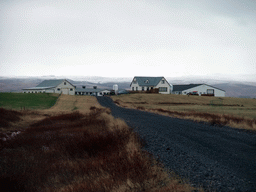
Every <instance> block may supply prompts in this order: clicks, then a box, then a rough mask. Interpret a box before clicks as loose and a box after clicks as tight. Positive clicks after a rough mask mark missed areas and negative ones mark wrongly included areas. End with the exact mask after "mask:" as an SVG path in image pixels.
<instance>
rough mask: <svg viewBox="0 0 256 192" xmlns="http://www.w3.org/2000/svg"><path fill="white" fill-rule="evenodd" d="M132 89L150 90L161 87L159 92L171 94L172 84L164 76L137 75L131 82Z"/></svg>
mask: <svg viewBox="0 0 256 192" xmlns="http://www.w3.org/2000/svg"><path fill="white" fill-rule="evenodd" d="M130 87H131V90H132V91H149V90H151V89H156V88H158V89H159V93H162V94H170V93H171V91H172V85H170V84H169V83H168V82H167V80H166V79H165V78H164V77H138V76H135V77H134V78H133V80H132V82H131V84H130Z"/></svg>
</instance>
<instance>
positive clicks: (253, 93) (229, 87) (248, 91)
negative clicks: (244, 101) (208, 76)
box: [213, 83, 256, 98]
mask: <svg viewBox="0 0 256 192" xmlns="http://www.w3.org/2000/svg"><path fill="white" fill-rule="evenodd" d="M213 86H215V87H217V88H220V89H223V90H225V91H226V97H240V98H256V86H253V85H246V84H238V83H222V84H216V85H213Z"/></svg>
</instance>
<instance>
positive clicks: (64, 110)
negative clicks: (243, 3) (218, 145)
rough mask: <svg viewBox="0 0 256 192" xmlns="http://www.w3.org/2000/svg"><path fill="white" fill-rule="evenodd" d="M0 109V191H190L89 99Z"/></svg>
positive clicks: (69, 98) (63, 97)
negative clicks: (16, 109) (24, 107)
mask: <svg viewBox="0 0 256 192" xmlns="http://www.w3.org/2000/svg"><path fill="white" fill-rule="evenodd" d="M24 95H26V96H28V95H29V94H24ZM34 95H35V97H36V96H37V97H38V101H40V99H39V98H40V97H42V95H40V94H34ZM49 96H50V95H49ZM47 97H48V96H47ZM55 98H57V97H55ZM21 100H22V99H21ZM23 101H24V100H23ZM15 102H16V103H19V104H20V102H21V101H19V98H17V100H15V101H13V103H15ZM33 102H34V101H33ZM40 102H41V101H40ZM49 102H50V101H49ZM19 104H14V105H13V106H14V108H16V107H15V106H18V105H19ZM34 105H35V104H34ZM8 108H10V106H8ZM0 109H1V110H0V113H1V115H0V189H5V191H8V190H9V191H20V192H22V191H33V192H34V191H63V192H69V191H70V192H71V191H72V192H78V191H118V192H119V191H159V192H165V191H166V192H167V191H192V190H195V189H194V188H193V187H191V186H190V185H188V184H186V183H185V182H182V181H181V180H180V179H178V178H177V176H175V175H174V174H172V173H171V172H168V170H166V169H165V168H164V167H163V166H162V165H161V163H159V162H157V161H156V160H155V159H154V157H152V156H151V155H150V154H148V153H147V152H145V151H143V150H142V145H141V142H140V140H139V136H138V135H136V134H135V133H134V132H133V131H132V130H131V129H130V128H129V127H128V126H127V125H126V124H125V122H124V121H122V120H120V119H115V118H114V117H113V116H112V115H111V114H110V110H109V109H106V108H103V107H101V106H100V105H99V104H98V102H97V99H96V98H95V97H90V96H69V95H61V96H60V97H58V100H57V102H56V104H55V105H54V106H53V107H51V108H48V109H45V106H43V107H42V109H40V108H39V107H38V108H37V110H19V111H15V110H10V109H5V108H0ZM6 189H7V190H6Z"/></svg>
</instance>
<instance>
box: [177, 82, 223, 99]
mask: <svg viewBox="0 0 256 192" xmlns="http://www.w3.org/2000/svg"><path fill="white" fill-rule="evenodd" d="M225 93H226V92H225V91H224V90H222V89H219V88H217V87H213V86H211V85H207V84H189V85H173V90H172V94H177V95H190V94H191V95H199V96H215V97H225Z"/></svg>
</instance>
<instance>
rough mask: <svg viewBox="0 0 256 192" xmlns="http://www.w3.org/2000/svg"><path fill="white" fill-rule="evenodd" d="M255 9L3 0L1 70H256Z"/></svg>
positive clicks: (246, 5)
mask: <svg viewBox="0 0 256 192" xmlns="http://www.w3.org/2000/svg"><path fill="white" fill-rule="evenodd" d="M255 9H256V3H255V1H250V0H244V1H239V0H232V1H231V0H230V1H229V0H228V1H221V0H216V1H204V0H199V1H193V0H179V1H176V0H174V1H162V0H160V1H156V0H151V1H150V0H143V1H135V0H129V1H128V0H123V1H119V0H113V1H103V0H94V1H92V0H89V1H78V0H75V1H71V0H63V1H50V0H34V1H32V0H27V1H14V0H13V1H2V2H0V25H1V26H2V30H1V31H0V38H1V45H0V46H1V47H0V57H1V58H2V62H1V69H3V70H1V71H0V75H3V74H10V75H24V74H30V73H33V74H34V75H48V74H49V73H50V74H56V75H57V74H63V75H76V74H80V75H99V74H102V75H105V74H108V75H109V76H112V75H115V76H116V74H119V75H120V76H122V75H125V76H127V75H128V74H130V76H134V74H136V75H140V73H141V74H143V75H147V74H150V75H154V74H159V75H161V74H162V75H165V76H166V75H168V76H173V75H176V74H177V73H183V74H184V75H186V74H196V75H202V74H203V75H205V74H211V73H223V74H239V73H255V71H256V70H254V69H255V60H256V55H255V51H256V39H255V38H254V36H253V34H254V32H255V30H256V22H255V18H256V15H255V14H256V11H255ZM113 69H115V70H117V71H118V72H117V73H114V72H113ZM71 73H72V74H71Z"/></svg>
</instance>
